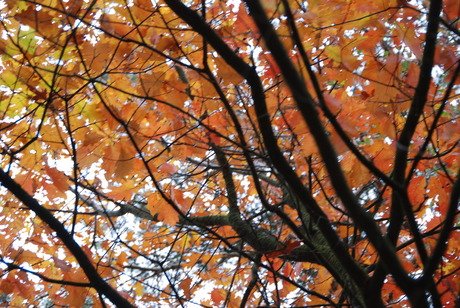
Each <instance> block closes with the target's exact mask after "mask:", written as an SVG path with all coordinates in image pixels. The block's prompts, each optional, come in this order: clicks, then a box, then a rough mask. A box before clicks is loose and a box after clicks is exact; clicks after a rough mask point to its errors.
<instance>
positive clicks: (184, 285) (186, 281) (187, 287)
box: [179, 277, 192, 299]
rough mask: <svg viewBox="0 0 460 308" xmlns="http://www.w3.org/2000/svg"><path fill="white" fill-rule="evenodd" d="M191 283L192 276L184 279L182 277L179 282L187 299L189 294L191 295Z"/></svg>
mask: <svg viewBox="0 0 460 308" xmlns="http://www.w3.org/2000/svg"><path fill="white" fill-rule="evenodd" d="M191 283H192V278H190V277H187V278H185V279H183V280H182V281H181V283H180V284H179V286H180V288H181V289H182V290H183V291H184V296H185V297H186V298H187V299H190V297H191V295H192V292H191V291H192V289H191V288H190V285H191Z"/></svg>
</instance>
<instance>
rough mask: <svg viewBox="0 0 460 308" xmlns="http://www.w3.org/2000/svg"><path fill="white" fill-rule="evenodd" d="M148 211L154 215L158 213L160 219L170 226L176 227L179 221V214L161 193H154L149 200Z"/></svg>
mask: <svg viewBox="0 0 460 308" xmlns="http://www.w3.org/2000/svg"><path fill="white" fill-rule="evenodd" d="M147 209H148V210H149V211H150V213H151V214H152V215H155V214H156V213H158V219H159V220H161V221H163V222H165V223H167V224H169V225H175V224H177V222H178V221H179V214H178V213H177V212H176V211H174V209H172V208H171V205H170V204H169V203H168V202H166V200H164V199H163V198H162V197H161V195H160V194H159V193H153V194H151V195H150V196H149V197H148V198H147Z"/></svg>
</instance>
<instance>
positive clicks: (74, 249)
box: [0, 169, 134, 307]
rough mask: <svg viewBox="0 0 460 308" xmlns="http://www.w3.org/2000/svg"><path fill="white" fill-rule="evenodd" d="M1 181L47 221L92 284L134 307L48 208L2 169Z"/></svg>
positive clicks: (116, 301)
mask: <svg viewBox="0 0 460 308" xmlns="http://www.w3.org/2000/svg"><path fill="white" fill-rule="evenodd" d="M0 182H1V184H2V186H4V187H5V188H6V189H8V190H9V191H10V192H11V193H12V194H13V195H15V196H16V197H17V198H18V199H19V200H20V201H21V202H22V203H23V204H24V205H25V206H27V207H28V208H30V209H31V210H32V211H33V212H34V213H35V214H36V215H37V216H38V217H39V218H40V219H41V220H43V222H45V223H46V224H47V225H48V226H49V227H50V228H51V229H52V230H54V231H55V232H56V234H57V236H58V237H59V238H60V239H61V240H62V242H63V243H64V245H65V246H66V247H67V249H69V251H70V252H71V253H72V254H73V255H74V256H75V259H76V260H77V262H78V264H79V265H80V266H81V268H82V269H83V271H84V272H85V274H86V276H87V277H88V280H89V281H90V282H91V285H92V286H93V287H94V288H95V289H96V290H97V291H98V292H99V293H100V294H103V295H104V296H106V297H107V298H108V299H109V300H110V301H111V302H112V303H113V304H114V305H116V306H118V307H134V306H133V305H131V303H130V302H128V300H127V299H126V298H124V297H123V296H121V295H120V294H119V293H118V292H117V291H116V290H115V289H113V288H112V287H111V286H110V285H109V284H108V283H107V282H106V281H105V280H104V279H102V278H101V276H100V275H99V274H98V272H97V269H96V268H95V267H94V266H93V264H92V262H91V260H90V259H89V258H88V256H87V255H86V253H85V252H84V251H83V249H82V248H81V247H80V245H78V244H77V242H76V241H75V240H74V239H73V237H72V236H71V235H70V233H69V232H67V230H66V229H65V228H64V225H63V224H62V223H61V222H60V221H59V220H57V219H56V217H54V216H53V214H51V213H50V212H49V211H48V210H47V209H46V208H44V207H43V206H41V205H40V204H39V203H38V201H37V200H35V199H34V198H33V197H32V196H31V195H29V194H28V193H27V192H26V191H25V190H24V189H23V188H22V187H21V186H20V185H19V184H17V183H16V182H15V181H14V180H13V179H12V178H11V177H10V176H9V175H8V174H7V173H6V172H4V171H3V170H2V169H0Z"/></svg>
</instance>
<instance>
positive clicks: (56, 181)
mask: <svg viewBox="0 0 460 308" xmlns="http://www.w3.org/2000/svg"><path fill="white" fill-rule="evenodd" d="M45 171H46V173H47V174H48V175H49V177H50V178H51V180H52V181H53V185H54V186H56V188H57V189H59V190H60V191H61V192H66V191H67V190H68V189H69V185H68V184H67V176H66V175H65V174H64V173H63V172H61V171H59V170H58V169H56V168H52V167H49V166H45Z"/></svg>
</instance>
